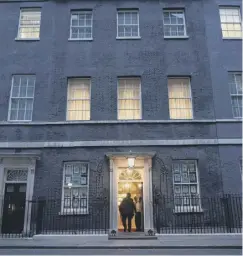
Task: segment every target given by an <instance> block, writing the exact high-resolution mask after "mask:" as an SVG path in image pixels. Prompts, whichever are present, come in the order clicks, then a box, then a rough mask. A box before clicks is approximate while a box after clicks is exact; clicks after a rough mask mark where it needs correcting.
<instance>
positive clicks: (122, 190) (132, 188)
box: [117, 168, 144, 231]
mask: <svg viewBox="0 0 243 256" xmlns="http://www.w3.org/2000/svg"><path fill="white" fill-rule="evenodd" d="M127 193H130V194H131V198H132V199H133V202H134V203H135V200H134V198H135V197H136V198H137V199H139V198H140V197H141V198H142V205H143V194H144V193H143V168H119V169H118V180H117V223H118V225H117V226H118V231H123V230H124V228H123V225H122V220H121V215H120V212H119V205H120V204H121V202H122V200H123V199H124V198H125V197H126V196H127ZM143 220H144V214H143V207H142V211H141V227H140V228H141V229H142V230H143V227H144V221H143ZM132 231H136V223H135V215H134V216H133V218H132Z"/></svg>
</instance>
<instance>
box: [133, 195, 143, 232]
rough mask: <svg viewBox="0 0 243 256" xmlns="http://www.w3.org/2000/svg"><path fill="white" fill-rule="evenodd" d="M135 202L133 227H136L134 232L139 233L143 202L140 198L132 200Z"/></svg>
mask: <svg viewBox="0 0 243 256" xmlns="http://www.w3.org/2000/svg"><path fill="white" fill-rule="evenodd" d="M134 201H135V208H136V215H135V225H136V231H141V230H142V229H141V224H142V223H141V220H142V211H143V200H142V197H139V199H137V197H135V198H134Z"/></svg>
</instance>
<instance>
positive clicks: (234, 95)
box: [228, 72, 243, 119]
mask: <svg viewBox="0 0 243 256" xmlns="http://www.w3.org/2000/svg"><path fill="white" fill-rule="evenodd" d="M228 75H233V76H234V81H235V75H241V79H242V73H241V72H228ZM241 81H242V80H241ZM235 84H236V81H235ZM229 90H230V99H231V108H232V115H233V117H234V118H235V119H242V116H235V115H234V110H233V109H234V107H233V100H232V98H233V97H237V98H238V97H241V99H242V98H243V95H242V94H238V93H237V94H232V92H231V84H229ZM238 107H240V106H239V105H238ZM241 112H242V109H241Z"/></svg>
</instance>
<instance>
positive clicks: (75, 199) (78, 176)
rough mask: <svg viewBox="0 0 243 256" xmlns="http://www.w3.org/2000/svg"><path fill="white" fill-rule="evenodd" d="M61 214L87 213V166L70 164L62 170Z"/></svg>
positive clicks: (86, 164)
mask: <svg viewBox="0 0 243 256" xmlns="http://www.w3.org/2000/svg"><path fill="white" fill-rule="evenodd" d="M63 172H64V173H63V197H62V198H63V200H62V213H64V214H65V213H67V214H70V213H73V214H76V213H79V214H87V213H88V187H89V182H88V178H89V164H88V163H80V162H70V163H65V164H64V170H63Z"/></svg>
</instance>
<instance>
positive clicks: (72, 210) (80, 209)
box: [59, 161, 90, 215]
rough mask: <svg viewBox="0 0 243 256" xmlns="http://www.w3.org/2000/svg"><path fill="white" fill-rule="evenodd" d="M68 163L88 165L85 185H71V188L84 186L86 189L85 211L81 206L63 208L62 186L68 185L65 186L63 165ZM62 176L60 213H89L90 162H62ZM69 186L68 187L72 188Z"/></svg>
mask: <svg viewBox="0 0 243 256" xmlns="http://www.w3.org/2000/svg"><path fill="white" fill-rule="evenodd" d="M70 164H87V165H88V172H87V185H79V186H77V185H76V186H72V188H86V189H87V207H86V211H83V210H82V208H77V209H75V208H64V188H66V187H68V186H65V185H64V184H65V166H66V165H70ZM62 172H63V178H62V202H61V212H60V213H59V214H60V215H77V214H79V215H87V214H89V176H90V164H89V163H88V162H84V161H71V162H64V164H63V170H62ZM72 188H70V189H72Z"/></svg>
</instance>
